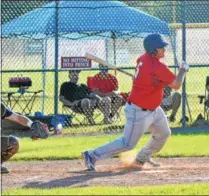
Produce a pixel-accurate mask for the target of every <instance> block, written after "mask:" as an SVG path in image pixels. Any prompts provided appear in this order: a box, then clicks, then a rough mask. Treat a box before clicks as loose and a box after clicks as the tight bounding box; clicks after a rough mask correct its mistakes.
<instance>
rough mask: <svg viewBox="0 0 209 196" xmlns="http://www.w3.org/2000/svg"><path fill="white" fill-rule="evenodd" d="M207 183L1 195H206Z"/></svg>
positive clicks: (208, 189)
mask: <svg viewBox="0 0 209 196" xmlns="http://www.w3.org/2000/svg"><path fill="white" fill-rule="evenodd" d="M208 194H209V183H199V184H181V185H163V186H143V187H99V186H98V187H88V188H54V189H21V188H18V189H12V190H7V191H3V192H2V195H208Z"/></svg>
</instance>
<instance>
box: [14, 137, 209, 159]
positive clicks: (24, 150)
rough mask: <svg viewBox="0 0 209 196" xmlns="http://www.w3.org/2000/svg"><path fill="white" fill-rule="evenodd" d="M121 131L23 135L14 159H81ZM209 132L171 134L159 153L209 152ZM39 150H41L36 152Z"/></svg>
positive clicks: (185, 155)
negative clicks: (40, 137) (34, 138)
mask: <svg viewBox="0 0 209 196" xmlns="http://www.w3.org/2000/svg"><path fill="white" fill-rule="evenodd" d="M118 136H119V135H103V136H85V137H80V136H77V137H63V136H55V137H50V138H48V139H47V140H37V141H31V140H30V139H26V138H24V139H20V150H19V152H18V153H17V154H16V156H14V157H12V159H11V161H28V160H62V159H63V160H70V159H78V158H80V156H81V152H83V151H84V150H87V149H92V148H96V147H98V146H100V145H103V144H105V143H108V142H110V141H112V140H114V139H116V138H117V137H118ZM149 138H150V135H148V134H147V135H144V136H143V137H142V139H141V140H140V142H139V143H138V145H137V147H136V149H140V148H141V147H142V146H143V145H144V144H145V143H146V142H147V141H148V140H149ZM208 141H209V135H208V134H201V135H172V136H171V137H170V138H169V140H168V142H167V144H166V145H165V147H164V148H163V150H162V151H161V152H160V153H158V154H157V155H156V156H158V157H190V156H209V143H208ZM37 152H38V153H37Z"/></svg>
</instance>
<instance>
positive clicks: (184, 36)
mask: <svg viewBox="0 0 209 196" xmlns="http://www.w3.org/2000/svg"><path fill="white" fill-rule="evenodd" d="M181 5H182V6H181V20H182V60H183V61H185V62H186V1H185V0H184V1H182V2H181ZM186 101H187V99H186V76H185V79H184V82H183V84H182V126H183V127H186V118H185V117H186Z"/></svg>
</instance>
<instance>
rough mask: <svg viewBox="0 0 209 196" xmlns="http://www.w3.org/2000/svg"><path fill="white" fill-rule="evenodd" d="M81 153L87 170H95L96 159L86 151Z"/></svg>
mask: <svg viewBox="0 0 209 196" xmlns="http://www.w3.org/2000/svg"><path fill="white" fill-rule="evenodd" d="M82 155H83V157H84V159H85V165H86V167H87V168H88V170H89V171H93V170H95V163H96V160H95V159H94V158H92V157H91V156H90V155H89V152H88V151H85V152H83V153H82Z"/></svg>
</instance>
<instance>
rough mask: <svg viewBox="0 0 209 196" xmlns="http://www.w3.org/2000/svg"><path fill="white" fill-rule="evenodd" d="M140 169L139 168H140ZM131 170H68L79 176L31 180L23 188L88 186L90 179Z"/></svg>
mask: <svg viewBox="0 0 209 196" xmlns="http://www.w3.org/2000/svg"><path fill="white" fill-rule="evenodd" d="M138 171H139V170H138ZM129 172H130V170H125V169H124V170H121V171H118V172H112V171H104V172H96V171H75V172H68V173H71V174H76V175H77V176H71V177H66V178H63V179H55V180H51V181H48V182H41V181H36V182H29V183H27V184H26V185H24V186H23V188H59V187H70V186H73V187H76V185H78V186H79V187H86V186H88V184H83V183H85V182H87V181H89V180H92V179H95V178H104V177H113V176H120V175H124V174H126V173H129Z"/></svg>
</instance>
